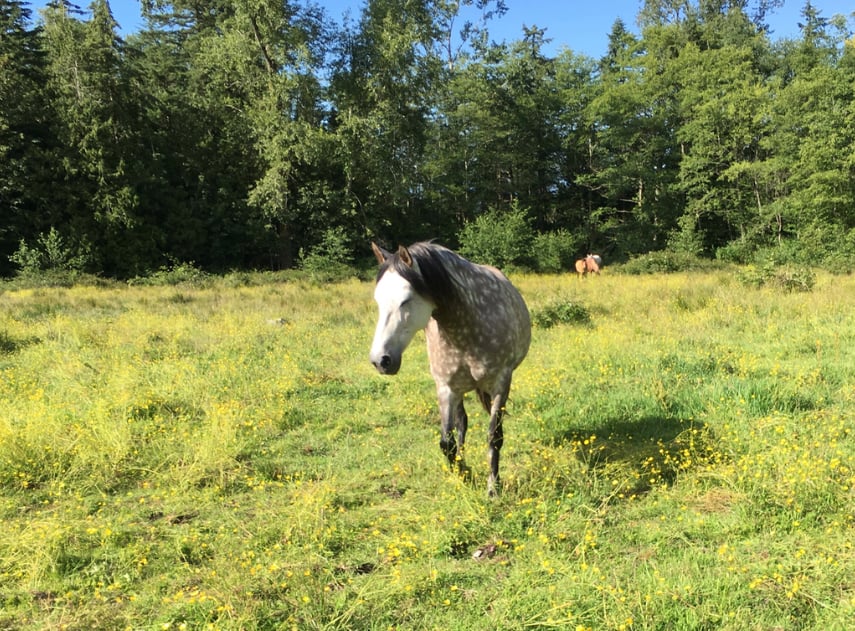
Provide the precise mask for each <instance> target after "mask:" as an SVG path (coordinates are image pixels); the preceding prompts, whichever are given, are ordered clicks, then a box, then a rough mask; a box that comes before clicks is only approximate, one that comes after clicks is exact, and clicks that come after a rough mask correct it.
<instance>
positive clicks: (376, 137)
mask: <svg viewBox="0 0 855 631" xmlns="http://www.w3.org/2000/svg"><path fill="white" fill-rule="evenodd" d="M779 5H780V0H755V1H754V2H749V1H748V0H730V1H728V0H696V1H692V0H646V1H645V2H644V4H643V6H642V8H641V10H640V12H639V14H638V16H637V23H638V26H639V33H640V35H636V34H634V33H633V32H631V31H630V30H629V29H628V28H627V26H626V25H625V24H624V23H623V22H621V21H620V20H616V21H615V22H614V25H613V27H612V29H611V32H610V33H608V34H604V37H607V38H608V50H607V52H606V54H605V55H604V56H603V57H602V58H600V59H593V58H591V57H589V56H586V55H582V54H578V53H575V52H573V51H572V50H571V49H568V48H564V49H562V50H561V52H559V53H557V54H553V55H550V54H547V53H546V52H545V51H546V49H547V48H548V44H549V39H548V37H547V31H546V30H544V29H541V28H537V27H534V26H533V27H526V28H524V29H523V31H522V33H521V34H520V38H519V39H518V40H516V41H511V42H495V41H494V40H493V38H491V36H490V30H489V29H490V24H491V20H492V19H493V18H494V17H496V16H499V15H502V14H503V13H504V12H505V11H506V6H505V4H504V0H367V2H365V3H364V5H363V6H362V8H361V11H360V12H359V13H358V14H357V15H355V16H353V17H351V18H349V19H346V20H344V21H343V23H339V22H338V21H336V20H334V19H332V18H331V16H329V15H328V14H327V13H326V12H325V11H324V10H323V9H322V8H321V7H320V6H318V5H317V4H314V3H311V2H301V1H296V0H174V1H172V2H170V1H168V0H144V1H143V2H142V12H143V17H144V20H145V27H144V28H143V29H142V30H140V31H139V32H138V33H135V34H132V35H129V36H127V37H125V38H123V37H121V36H120V35H119V29H118V25H117V24H116V21H115V19H114V17H113V15H112V13H111V10H110V5H109V2H108V1H107V0H93V2H92V3H91V4H90V5H89V7H88V8H87V10H86V11H82V10H80V9H79V8H78V7H76V6H75V5H73V4H71V3H70V2H68V1H67V0H54V1H53V2H52V3H50V4H49V5H48V6H47V7H46V8H45V9H44V10H42V11H41V13H40V16H39V18H38V19H36V16H34V15H33V11H32V10H31V8H30V6H29V4H28V3H27V2H23V1H21V0H0V32H2V39H0V275H11V274H14V273H15V272H16V271H18V270H22V269H40V268H50V267H67V268H71V269H78V270H83V271H89V272H95V273H99V274H103V275H107V276H111V277H118V278H127V277H132V276H134V275H142V274H146V273H150V272H151V271H153V270H157V269H160V268H163V267H164V266H168V265H173V264H178V263H189V262H192V263H193V264H194V265H196V266H199V267H200V268H202V269H205V270H211V271H223V270H230V269H251V268H252V269H281V268H288V267H293V266H297V265H300V264H301V263H303V262H304V261H306V260H309V259H311V257H312V256H315V257H317V256H320V257H325V256H326V257H332V258H340V259H341V261H343V262H349V261H353V260H356V259H358V258H360V257H363V256H366V255H367V253H368V251H367V243H368V241H369V240H371V239H375V240H379V241H381V242H385V243H386V244H389V245H395V244H396V243H398V242H405V243H406V242H409V241H412V240H417V239H424V238H437V239H439V240H440V241H442V242H443V243H445V244H448V245H450V246H453V247H459V246H463V247H464V249H467V248H468V250H470V251H473V252H476V253H477V252H478V251H492V252H494V253H495V252H499V254H500V255H501V256H503V257H504V258H503V260H502V261H499V262H501V263H509V264H525V265H527V266H529V267H532V268H534V269H542V270H550V271H553V270H555V269H561V268H563V269H567V267H569V265H570V264H571V261H572V259H573V258H574V257H575V256H577V255H579V254H581V253H584V252H585V251H589V250H591V249H596V250H598V251H600V252H601V253H604V254H606V255H607V257H608V258H609V259H610V260H622V259H623V260H626V259H628V258H630V257H633V256H636V255H640V254H644V253H648V252H653V251H660V250H666V251H673V252H678V253H685V254H689V255H692V256H706V257H718V258H722V259H726V260H732V261H740V262H748V261H753V260H757V258H758V257H766V258H773V259H775V260H779V261H789V262H794V263H814V262H818V263H819V264H824V265H827V266H829V267H836V268H844V269H852V268H853V267H855V98H853V97H855V94H853V92H855V39H853V38H852V37H851V31H850V30H849V26H850V25H849V23H848V22H847V19H846V18H845V17H843V16H832V17H827V16H823V15H821V14H820V13H819V12H818V11H817V10H816V9H815V8H814V7H813V6H812V5H811V4H810V2H807V3H806V4H805V5H804V7H803V9H802V21H801V23H800V35H799V37H797V38H793V39H785V40H773V39H772V38H771V35H770V33H769V28H768V26H767V24H766V19H767V18H768V16H769V14H770V12H771V11H774V10H775V9H776V8H777V7H778V6H779ZM491 247H492V248H493V249H492V250H490V248H491ZM479 248H480V250H479ZM497 248H500V249H497ZM484 256H489V254H485V255H484Z"/></svg>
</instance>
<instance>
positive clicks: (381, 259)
mask: <svg viewBox="0 0 855 631" xmlns="http://www.w3.org/2000/svg"><path fill="white" fill-rule="evenodd" d="M371 250H372V251H373V252H374V256H376V257H377V262H378V263H380V265H383V263H385V262H386V259H388V258H389V257H390V256H392V253H391V252H387V251H386V250H384V249H383V248H381V247H380V246H379V245H377V244H376V243H374V242H373V241H372V242H371Z"/></svg>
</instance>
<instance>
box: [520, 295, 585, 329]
mask: <svg viewBox="0 0 855 631" xmlns="http://www.w3.org/2000/svg"><path fill="white" fill-rule="evenodd" d="M531 321H532V323H533V324H534V325H535V326H536V327H540V328H541V329H548V328H550V327H553V326H555V325H557V324H587V323H588V322H590V321H591V313H590V312H589V311H588V309H587V308H586V307H585V306H584V305H582V304H579V303H578V302H574V301H572V300H568V299H564V298H561V299H557V300H554V301H552V302H550V303H548V304H546V305H544V306H543V307H541V308H539V309H534V310H533V311H532V313H531Z"/></svg>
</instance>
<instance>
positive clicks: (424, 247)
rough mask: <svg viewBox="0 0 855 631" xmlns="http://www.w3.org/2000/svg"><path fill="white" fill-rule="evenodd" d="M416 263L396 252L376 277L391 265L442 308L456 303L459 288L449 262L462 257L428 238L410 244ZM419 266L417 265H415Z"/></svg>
mask: <svg viewBox="0 0 855 631" xmlns="http://www.w3.org/2000/svg"><path fill="white" fill-rule="evenodd" d="M407 250H409V252H410V256H412V258H413V261H414V262H415V265H414V266H413V267H410V266H409V265H407V264H406V263H404V262H403V261H402V260H401V257H400V255H399V254H398V253H397V252H395V253H394V254H392V256H390V257H389V258H387V259H386V261H385V262H384V263H383V264H382V265H381V266H380V269H379V270H378V271H377V280H380V277H381V276H383V274H385V273H386V271H387V270H389V269H392V270H394V271H395V272H396V273H397V274H399V275H400V276H401V277H403V278H404V280H406V281H407V282H408V283H410V285H412V286H413V289H414V290H415V291H416V292H417V293H419V294H420V295H422V296H424V297H426V298H429V299H430V300H431V301H432V302H433V303H434V304H435V305H436V306H437V310H438V311H441V310H444V309H446V308H447V307H450V306H452V305H453V304H455V303H457V302H458V301H459V299H460V292H459V290H458V287H457V283H456V282H455V280H454V277H453V276H452V275H451V273H450V272H449V271H448V265H449V263H451V262H454V261H456V260H460V261H463V260H465V259H462V258H461V257H459V256H458V255H457V254H455V253H454V252H452V251H451V250H449V249H447V248H444V247H442V246H441V245H436V244H434V243H430V242H428V241H422V242H419V243H414V244H413V245H411V246H410V247H408V248H407ZM416 268H418V269H416Z"/></svg>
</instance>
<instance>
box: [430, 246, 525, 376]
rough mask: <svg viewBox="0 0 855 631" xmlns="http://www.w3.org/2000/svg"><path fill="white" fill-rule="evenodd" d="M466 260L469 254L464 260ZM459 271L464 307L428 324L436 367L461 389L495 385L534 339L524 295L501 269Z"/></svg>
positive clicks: (437, 372)
mask: <svg viewBox="0 0 855 631" xmlns="http://www.w3.org/2000/svg"><path fill="white" fill-rule="evenodd" d="M464 260H465V259H464ZM466 263H468V265H467V266H466V267H465V268H463V269H461V270H457V284H458V286H459V288H460V290H461V293H462V296H463V297H464V300H463V304H462V305H461V308H460V309H458V310H457V311H456V313H454V314H453V316H450V315H449V314H445V317H439V318H438V319H435V320H434V321H432V322H431V323H429V325H428V328H427V338H428V340H427V341H428V354H429V357H430V362H431V372H432V373H433V376H434V379H436V381H437V383H441V384H444V385H448V386H449V387H451V388H452V389H453V390H455V391H467V390H473V389H476V388H482V387H485V388H488V389H492V388H493V387H494V385H495V384H496V383H500V382H504V381H509V380H510V375H511V373H512V372H513V370H514V369H515V368H516V367H517V366H519V364H520V363H521V362H522V361H523V359H525V356H526V355H527V354H528V349H529V345H530V343H531V318H530V315H529V312H528V307H527V306H526V304H525V300H523V297H522V295H521V294H520V293H519V291H518V290H517V289H516V287H514V285H513V284H512V283H511V281H510V280H508V278H507V277H506V276H505V275H504V274H503V273H502V272H501V271H499V270H498V269H496V268H494V267H490V266H486V265H476V264H473V263H469V262H468V261H467V262H466Z"/></svg>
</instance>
